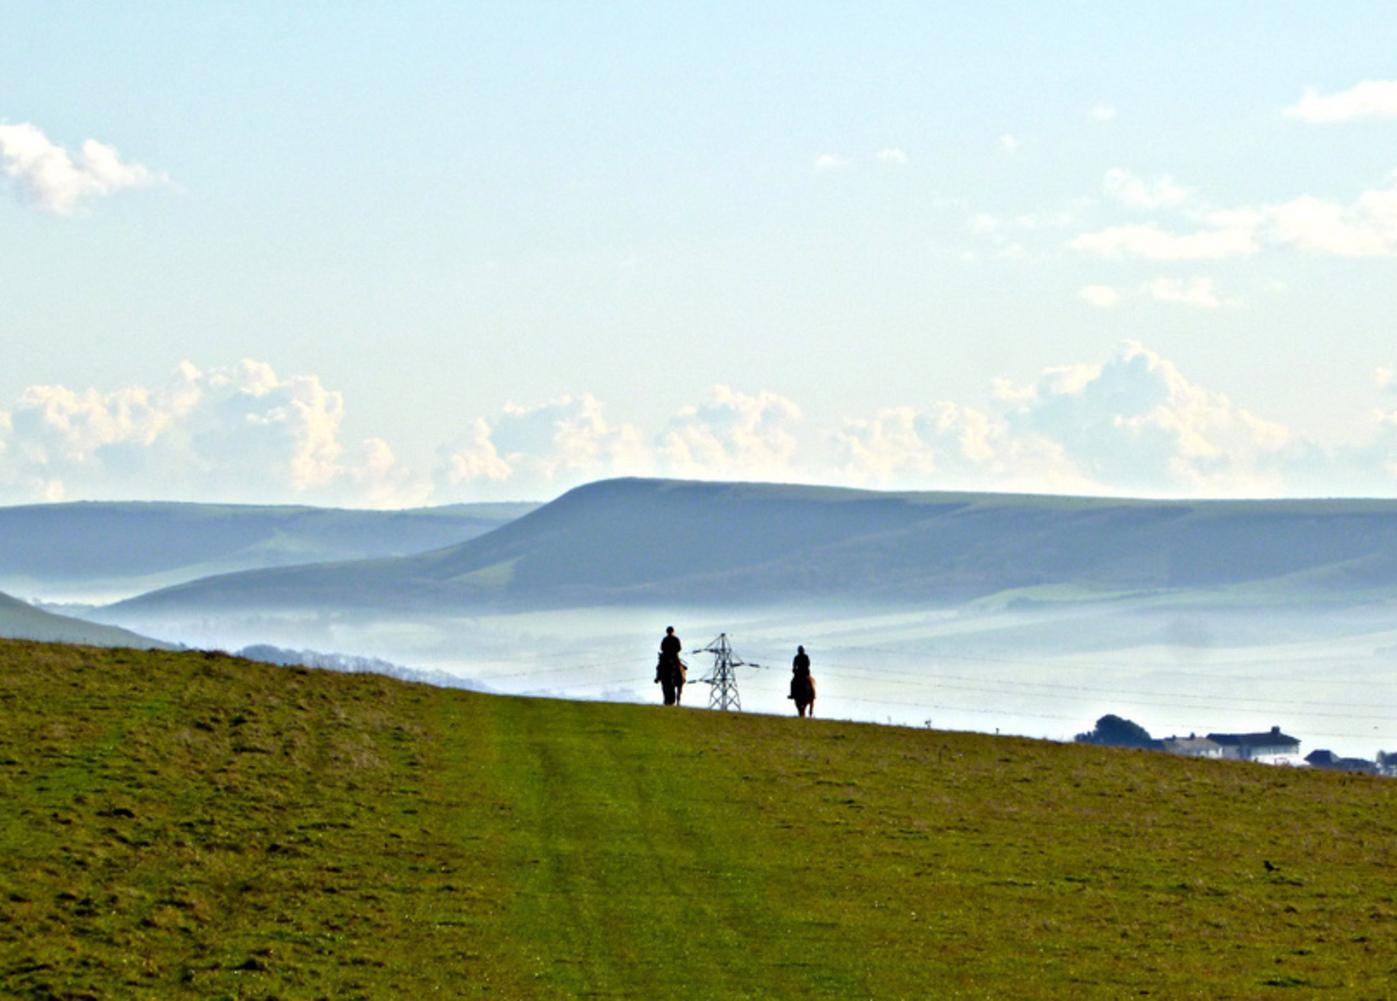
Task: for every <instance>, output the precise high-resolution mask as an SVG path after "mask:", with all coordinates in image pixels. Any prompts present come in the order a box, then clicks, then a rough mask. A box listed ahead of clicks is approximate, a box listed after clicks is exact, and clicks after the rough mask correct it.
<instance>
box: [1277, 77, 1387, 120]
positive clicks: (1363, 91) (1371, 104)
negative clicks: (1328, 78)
mask: <svg viewBox="0 0 1397 1001" xmlns="http://www.w3.org/2000/svg"><path fill="white" fill-rule="evenodd" d="M1285 113H1286V114H1287V115H1289V116H1290V117H1291V118H1298V119H1300V120H1301V121H1303V122H1312V123H1316V124H1331V123H1334V122H1351V121H1354V120H1355V119H1359V118H1397V80H1364V81H1363V82H1362V83H1359V84H1355V85H1354V86H1352V87H1350V88H1349V89H1348V90H1342V91H1339V92H1338V93H1337V94H1329V95H1321V94H1320V93H1319V92H1318V91H1317V90H1315V89H1314V88H1313V87H1307V88H1306V89H1305V93H1304V96H1302V97H1301V98H1300V101H1299V103H1298V104H1295V105H1293V106H1291V107H1289V108H1286V109H1285Z"/></svg>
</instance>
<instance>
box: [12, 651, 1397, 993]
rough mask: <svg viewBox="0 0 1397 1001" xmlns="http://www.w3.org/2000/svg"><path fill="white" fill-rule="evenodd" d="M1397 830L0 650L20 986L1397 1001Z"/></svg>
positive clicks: (1296, 789) (298, 676) (1044, 768)
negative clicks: (1396, 994) (1396, 1000)
mask: <svg viewBox="0 0 1397 1001" xmlns="http://www.w3.org/2000/svg"><path fill="white" fill-rule="evenodd" d="M1394 849H1397V783H1394V782H1388V781H1384V780H1377V779H1369V778H1364V777H1359V776H1344V775H1336V774H1325V773H1308V772H1303V771H1288V770H1278V769H1267V768H1261V767H1256V766H1247V765H1229V764H1224V763H1216V762H1211V763H1210V762H1197V761H1185V760H1180V759H1175V758H1170V757H1166V756H1163V755H1157V754H1149V753H1142V752H1113V751H1109V750H1102V749H1096V748H1087V747H1076V746H1066V745H1055V744H1048V743H1041V742H1034V741H1026V740H1018V739H1011V738H995V737H989V736H983V735H970V734H949V733H939V732H934V731H918V730H906V729H897V728H888V727H876V726H866V725H856V724H846V723H833V722H825V721H819V720H817V721H814V722H808V721H807V722H802V721H798V720H794V719H777V718H769V717H744V716H737V715H717V714H711V713H707V712H699V711H682V710H681V711H675V710H665V709H662V708H659V707H654V708H648V707H635V706H619V705H603V704H594V703H572V702H555V701H547V700H523V699H512V698H500V697H491V696H484V695H476V694H472V693H467V692H459V691H446V690H438V689H432V688H427V687H422V686H413V685H406V684H401V683H396V682H392V681H389V680H386V679H381V678H376V677H371V676H355V675H349V676H346V675H334V674H328V673H321V672H315V671H306V670H302V669H279V668H272V667H267V666H264V665H257V664H252V663H248V662H245V661H240V660H235V659H232V658H228V657H224V656H221V655H205V654H197V653H192V654H191V653H186V654H171V653H147V652H136V651H130V650H98V649H91V648H81V647H58V646H43V645H38V644H29V643H15V642H3V643H0V996H4V997H18V998H31V997H32V998H84V997H95V998H171V997H190V998H243V997H246V998H270V997H276V998H318V997H324V998H336V999H339V998H352V997H370V998H399V997H422V996H438V997H444V998H450V997H494V998H535V997H538V998H572V997H596V998H619V997H626V998H647V999H648V998H666V997H676V998H690V997H691V998H742V997H751V998H803V997H811V998H851V997H872V998H1001V997H1003V998H1122V997H1127V996H1137V997H1157V998H1255V997H1272V996H1274V997H1286V998H1288V997H1295V998H1310V997H1341V998H1349V997H1352V998H1360V997H1382V996H1386V995H1387V994H1389V993H1390V990H1391V984H1392V983H1393V982H1394V980H1397V870H1394V867H1393V863H1394V861H1395V860H1394V858H1393V852H1394ZM1263 860H1270V861H1271V862H1272V863H1273V864H1274V865H1275V866H1276V867H1277V868H1276V871H1275V872H1267V870H1266V869H1265V867H1264V866H1263Z"/></svg>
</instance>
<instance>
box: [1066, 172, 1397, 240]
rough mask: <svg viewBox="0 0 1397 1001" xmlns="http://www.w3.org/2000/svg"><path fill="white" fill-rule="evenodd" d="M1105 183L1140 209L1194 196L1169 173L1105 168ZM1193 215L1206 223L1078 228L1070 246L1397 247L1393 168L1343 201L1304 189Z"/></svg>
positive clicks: (1396, 182) (1396, 185) (1181, 201)
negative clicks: (1287, 197)
mask: <svg viewBox="0 0 1397 1001" xmlns="http://www.w3.org/2000/svg"><path fill="white" fill-rule="evenodd" d="M1105 184H1106V189H1107V191H1108V192H1110V193H1112V195H1113V196H1114V197H1116V198H1118V199H1119V200H1121V201H1124V202H1126V203H1127V204H1132V205H1136V206H1138V207H1144V208H1148V207H1155V208H1159V207H1165V206H1168V205H1174V206H1179V205H1182V204H1184V203H1186V202H1187V201H1188V200H1189V198H1190V196H1191V193H1190V192H1189V191H1188V189H1186V188H1182V187H1179V186H1178V185H1176V184H1174V182H1173V181H1172V180H1170V179H1169V178H1160V179H1158V180H1156V181H1153V182H1145V181H1141V180H1140V179H1139V178H1136V177H1134V176H1133V175H1130V174H1128V173H1127V172H1125V171H1109V172H1107V174H1106V181H1105ZM1194 215H1195V216H1196V218H1198V219H1199V220H1200V221H1201V222H1203V223H1205V224H1206V227H1207V228H1204V229H1198V230H1195V231H1193V232H1188V233H1176V232H1171V231H1169V230H1166V229H1161V228H1160V227H1158V226H1155V225H1153V224H1146V225H1126V226H1111V227H1108V228H1106V229H1102V230H1097V231H1095V232H1091V233H1083V234H1081V235H1079V236H1077V237H1076V238H1075V239H1073V240H1072V241H1071V242H1070V243H1068V246H1069V247H1070V248H1072V249H1074V250H1081V251H1085V252H1087V253H1092V254H1096V255H1098V256H1101V257H1110V258H1122V257H1138V258H1144V259H1146V260H1155V261H1186V260H1219V259H1222V258H1227V257H1244V256H1248V255H1250V254H1254V253H1256V252H1258V251H1259V250H1260V249H1261V248H1262V247H1263V246H1273V247H1292V248H1295V249H1297V250H1303V251H1306V252H1309V253H1316V254H1331V255H1335V256H1341V257H1376V256H1388V255H1392V254H1397V173H1395V174H1393V175H1392V176H1391V177H1390V178H1389V179H1388V181H1387V182H1386V184H1385V185H1383V186H1380V187H1376V188H1372V189H1370V190H1367V191H1364V192H1361V193H1360V194H1359V195H1358V197H1357V198H1355V199H1354V200H1353V201H1352V202H1350V203H1347V204H1345V203H1342V202H1336V201H1332V200H1329V199H1324V198H1318V197H1315V196H1313V195H1303V196H1301V197H1299V198H1295V199H1292V200H1291V201H1288V202H1281V203H1278V204H1272V205H1262V206H1259V207H1255V206H1240V207H1237V208H1230V209H1214V210H1211V211H1207V212H1197V213H1194Z"/></svg>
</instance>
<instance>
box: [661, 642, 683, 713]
mask: <svg viewBox="0 0 1397 1001" xmlns="http://www.w3.org/2000/svg"><path fill="white" fill-rule="evenodd" d="M688 677H689V665H688V664H685V663H684V662H683V661H682V660H680V659H679V658H678V657H674V658H670V657H666V656H665V655H664V654H660V662H659V664H657V665H656V666H655V680H656V681H658V682H659V683H660V691H662V692H663V693H664V696H665V705H667V706H677V705H679V696H680V695H682V694H683V693H684V682H685V681H687V680H688Z"/></svg>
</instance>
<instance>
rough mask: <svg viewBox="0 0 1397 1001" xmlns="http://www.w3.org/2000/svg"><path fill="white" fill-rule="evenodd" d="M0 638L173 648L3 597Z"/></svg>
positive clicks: (131, 633) (124, 631)
mask: <svg viewBox="0 0 1397 1001" xmlns="http://www.w3.org/2000/svg"><path fill="white" fill-rule="evenodd" d="M0 637H4V638H6V639H18V640H36V641H39V642H44V643H85V644H87V645H89V646H118V647H137V648H140V649H150V650H154V649H163V650H170V649H174V648H173V647H172V646H171V645H170V644H168V643H161V642H160V641H158V640H153V639H149V638H147V637H145V636H138V635H137V634H136V633H133V632H128V631H127V630H125V629H120V628H118V627H116V626H104V625H101V624H99V623H96V622H88V621H86V620H84V619H74V618H70V617H68V616H66V615H55V614H53V613H52V612H45V611H43V610H42V609H38V608H35V607H34V606H33V605H27V604H25V603H24V602H22V601H20V600H19V599H17V598H12V597H10V596H9V595H8V594H0Z"/></svg>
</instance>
